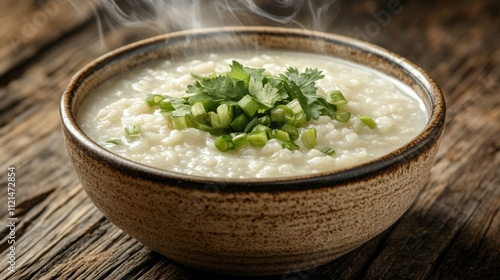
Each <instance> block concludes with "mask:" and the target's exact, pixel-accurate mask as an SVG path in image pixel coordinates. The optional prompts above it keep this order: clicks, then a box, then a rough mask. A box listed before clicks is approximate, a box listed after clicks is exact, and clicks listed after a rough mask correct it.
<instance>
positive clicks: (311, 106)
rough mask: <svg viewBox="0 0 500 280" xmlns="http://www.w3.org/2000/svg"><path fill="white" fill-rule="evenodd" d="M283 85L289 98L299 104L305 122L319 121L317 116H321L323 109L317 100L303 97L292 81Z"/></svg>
mask: <svg viewBox="0 0 500 280" xmlns="http://www.w3.org/2000/svg"><path fill="white" fill-rule="evenodd" d="M283 85H284V87H285V89H286V90H287V91H288V94H289V95H290V97H291V98H292V99H297V101H298V102H299V104H300V107H302V110H304V113H305V114H306V119H307V120H310V119H313V120H317V119H319V116H320V115H321V112H322V110H323V109H324V107H323V106H322V104H321V103H320V102H319V101H318V100H317V98H316V97H315V96H307V95H305V94H304V93H303V92H302V90H301V88H300V87H299V86H298V85H297V84H296V83H295V82H294V81H287V82H285V83H283Z"/></svg>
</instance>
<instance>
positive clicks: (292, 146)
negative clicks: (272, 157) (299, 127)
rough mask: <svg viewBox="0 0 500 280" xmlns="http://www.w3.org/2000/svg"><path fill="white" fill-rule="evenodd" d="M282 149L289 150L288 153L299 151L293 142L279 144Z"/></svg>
mask: <svg viewBox="0 0 500 280" xmlns="http://www.w3.org/2000/svg"><path fill="white" fill-rule="evenodd" d="M281 147H282V148H283V149H289V150H290V151H295V150H298V149H300V147H299V145H297V144H295V143H294V142H293V141H286V142H283V144H281Z"/></svg>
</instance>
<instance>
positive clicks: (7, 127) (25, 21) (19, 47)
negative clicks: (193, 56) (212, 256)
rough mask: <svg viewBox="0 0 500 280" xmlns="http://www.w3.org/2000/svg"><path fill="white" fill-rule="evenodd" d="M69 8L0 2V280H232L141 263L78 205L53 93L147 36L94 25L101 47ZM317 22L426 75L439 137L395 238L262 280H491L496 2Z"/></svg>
mask: <svg viewBox="0 0 500 280" xmlns="http://www.w3.org/2000/svg"><path fill="white" fill-rule="evenodd" d="M260 2H262V1H260ZM306 2H307V1H306ZM73 3H75V6H76V7H78V11H77V12H76V11H75V6H73V5H70V4H68V3H67V1H66V0H47V1H34V0H33V1H28V0H27V1H15V0H2V1H1V2H0V166H1V169H0V178H1V180H0V182H1V188H0V189H1V195H0V199H1V201H0V224H1V227H0V233H1V234H0V252H1V254H0V260H1V261H0V279H7V278H12V279H104V278H106V279H136V278H141V279H231V278H230V277H223V276H220V275H213V274H207V273H204V272H199V271H194V270H191V269H189V268H186V267H184V266H181V265H178V264H176V263H174V262H172V261H170V260H168V259H167V258H165V257H163V256H161V255H159V254H157V253H155V252H152V251H150V250H149V249H148V248H146V247H144V246H143V245H141V244H140V243H138V242H137V241H135V240H133V239H132V238H130V237H129V236H127V235H126V234H124V233H123V232H122V231H121V230H119V229H118V228H116V227H115V226H114V225H112V224H111V223H110V222H109V221H108V220H107V219H106V218H104V217H103V215H102V214H101V213H100V212H99V211H98V210H97V209H96V208H95V207H94V205H93V204H92V203H91V202H90V200H89V199H88V198H87V195H86V194H85V192H84V191H83V189H82V187H81V185H80V183H79V182H78V180H77V178H76V176H75V173H74V171H73V167H72V166H71V164H70V162H69V159H68V157H67V155H66V151H65V148H64V145H63V140H62V136H61V129H60V119H59V113H58V105H59V98H60V96H61V93H62V91H63V89H64V88H65V86H66V85H67V83H68V82H69V79H70V77H71V76H72V75H73V74H74V73H75V72H76V71H77V70H78V69H79V68H81V67H82V66H84V65H85V64H86V63H88V62H90V61H91V60H93V59H95V58H96V57H97V56H99V55H101V54H103V53H105V52H106V51H107V50H109V49H113V48H116V47H118V46H121V45H123V44H126V43H129V42H132V41H135V40H138V39H141V38H144V37H147V36H150V35H154V34H157V33H158V30H157V29H156V30H148V29H145V28H123V27H120V26H118V25H116V26H115V28H110V27H109V26H107V27H106V26H105V27H104V28H103V33H102V38H101V39H100V37H99V32H98V27H97V25H96V20H95V17H94V15H93V12H94V11H97V12H100V13H101V16H102V17H101V19H104V17H103V13H102V7H101V6H100V5H98V4H96V3H95V1H73ZM271 8H272V7H271ZM301 10H302V11H307V9H301ZM280 11H281V13H287V12H290V11H288V10H280ZM335 11H338V13H337V14H336V16H335V17H333V15H334V12H335ZM240 16H241V15H240ZM241 19H242V20H241V21H242V22H244V23H247V24H248V23H252V20H254V17H250V16H247V17H243V16H242V17H241ZM327 19H331V23H330V24H328V25H327V26H323V28H324V29H325V30H327V31H328V32H334V33H339V34H343V35H347V36H352V37H358V38H361V39H363V40H367V41H370V42H373V43H375V44H377V45H380V46H382V47H384V48H387V49H389V50H391V51H394V52H396V53H399V54H401V55H403V56H405V57H407V58H409V59H410V60H412V61H414V62H415V63H417V64H418V65H420V66H421V67H422V68H423V69H424V70H426V71H428V72H429V73H430V74H431V75H432V76H433V77H434V78H435V79H436V81H437V82H438V83H439V84H440V86H441V87H442V89H443V91H444V94H445V96H446V100H447V105H448V112H447V121H446V125H447V129H446V132H445V135H444V139H443V141H442V144H441V148H440V151H439V153H438V155H437V159H436V163H435V166H434V167H433V169H432V173H431V175H430V178H429V180H428V183H427V184H426V185H425V187H424V188H423V190H422V192H421V193H420V195H419V196H418V198H417V199H416V201H415V203H414V204H413V206H412V207H411V208H410V209H409V210H408V212H407V213H406V214H405V215H404V216H403V217H402V218H401V219H400V220H399V221H398V222H397V223H396V224H395V225H394V226H392V227H391V228H389V229H388V230H386V231H384V232H383V233H382V234H380V235H379V236H377V237H376V238H374V239H373V240H371V241H370V242H368V243H366V244H364V245H363V246H361V247H360V248H358V249H356V250H354V251H352V252H351V253H349V254H347V255H345V256H343V257H341V258H339V259H337V260H335V261H333V262H331V263H329V264H327V265H324V266H321V267H318V268H313V269H310V270H307V271H303V272H297V273H291V274H286V275H280V276H276V277H272V279H495V278H496V279H500V213H499V206H500V185H499V177H500V169H499V166H500V153H499V148H500V133H499V131H500V125H499V123H500V110H499V109H500V92H499V88H498V80H499V76H500V75H499V74H500V48H499V43H500V20H499V19H500V2H499V1H497V0H490V1H435V2H434V1H418V0H414V1H401V2H400V1H395V0H391V1H382V0H381V1H349V2H348V1H343V2H342V3H341V2H340V1H338V2H336V3H335V4H334V5H333V7H332V8H331V10H330V11H329V12H328V17H327ZM299 20H305V16H304V12H302V15H300V17H299ZM102 22H104V20H103V21H102ZM304 22H305V21H304ZM304 22H303V23H304ZM258 23H259V24H262V23H264V24H276V23H271V22H263V21H262V20H260V21H258ZM306 25H307V24H306ZM307 26H313V25H307ZM172 28H178V27H175V26H172ZM103 42H105V47H106V48H107V49H106V48H104V45H103ZM10 167H15V175H14V174H10V175H9V172H8V169H9V168H10ZM8 180H11V181H12V180H15V183H16V185H15V194H12V195H8V191H7V181H8ZM9 197H14V198H15V203H16V204H15V212H14V213H13V214H14V215H13V216H9V213H8V212H7V208H8V202H7V198H9ZM9 199H10V200H12V198H9ZM12 218H15V219H16V220H14V219H12ZM12 222H13V223H14V224H15V230H12V231H11V229H9V225H11V223H12ZM12 233H13V234H14V236H12V235H11V234H12ZM11 240H15V244H14V245H15V250H11V248H10V247H11V246H12V244H9V242H12V241H11ZM12 252H14V253H15V270H16V271H15V273H11V272H10V271H9V267H10V264H9V262H8V261H9V258H10V256H9V254H12ZM266 279H269V278H266Z"/></svg>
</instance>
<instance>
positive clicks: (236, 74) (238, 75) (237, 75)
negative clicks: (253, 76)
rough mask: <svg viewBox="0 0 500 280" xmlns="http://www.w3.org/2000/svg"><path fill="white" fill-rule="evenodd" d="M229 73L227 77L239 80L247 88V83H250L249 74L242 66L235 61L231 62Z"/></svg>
mask: <svg viewBox="0 0 500 280" xmlns="http://www.w3.org/2000/svg"><path fill="white" fill-rule="evenodd" d="M230 67H231V72H230V73H229V76H230V77H231V78H233V79H235V80H240V81H243V82H244V83H245V86H246V87H247V88H248V83H249V81H250V74H249V73H248V72H246V71H245V70H243V65H241V63H239V62H238V61H236V60H233V64H232V65H231V66H230Z"/></svg>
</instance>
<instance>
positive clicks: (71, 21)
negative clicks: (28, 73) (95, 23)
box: [0, 0, 98, 77]
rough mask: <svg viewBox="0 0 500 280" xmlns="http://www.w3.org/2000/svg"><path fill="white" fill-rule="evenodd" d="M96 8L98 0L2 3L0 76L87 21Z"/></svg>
mask: <svg viewBox="0 0 500 280" xmlns="http://www.w3.org/2000/svg"><path fill="white" fill-rule="evenodd" d="M97 5H98V2H97V1H96V0H90V1H73V2H71V1H69V0H49V1H35V0H29V1H15V0H3V1H1V3H0V18H1V19H2V28H1V29H0V77H2V76H3V75H4V74H5V73H7V72H8V71H9V70H11V69H12V68H14V67H16V66H18V65H19V64H21V63H22V62H23V61H26V60H27V59H30V58H31V57H33V56H35V55H36V54H37V52H39V51H40V50H41V49H42V48H43V47H44V46H47V45H48V44H50V43H51V42H53V41H54V40H57V39H58V38H60V37H61V36H63V35H64V34H66V33H67V32H68V31H70V30H73V29H74V28H75V27H78V26H79V25H80V24H81V23H82V22H85V21H87V20H88V19H89V17H92V16H93V12H94V10H96V9H97Z"/></svg>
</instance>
